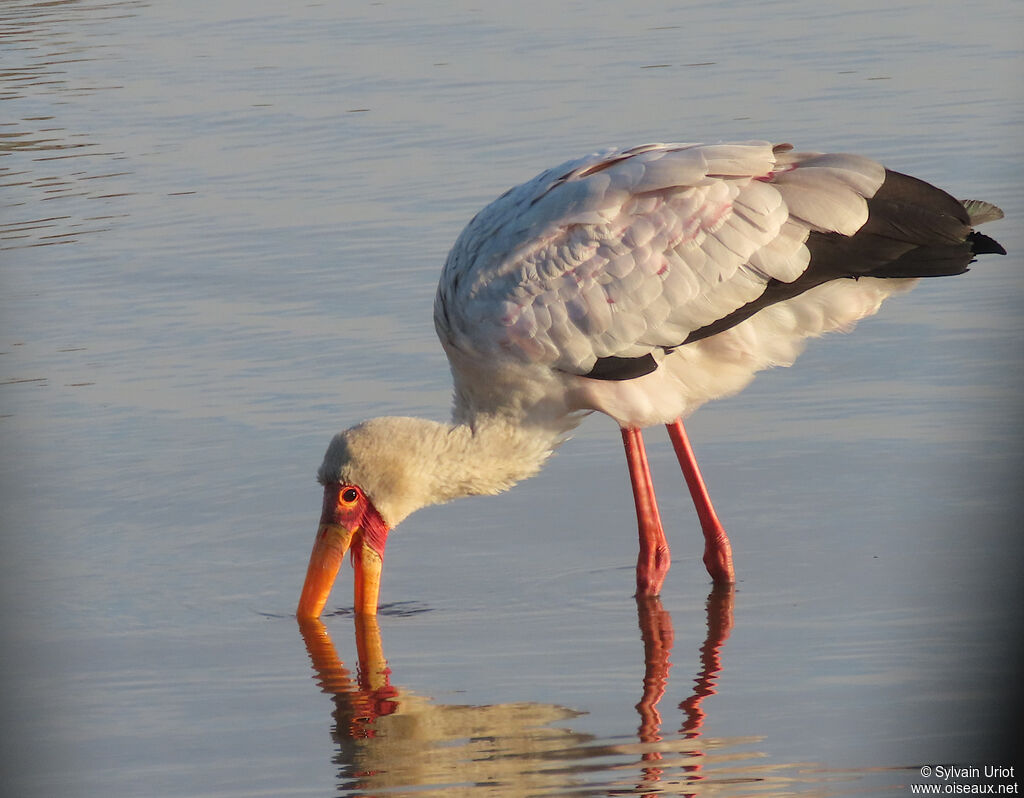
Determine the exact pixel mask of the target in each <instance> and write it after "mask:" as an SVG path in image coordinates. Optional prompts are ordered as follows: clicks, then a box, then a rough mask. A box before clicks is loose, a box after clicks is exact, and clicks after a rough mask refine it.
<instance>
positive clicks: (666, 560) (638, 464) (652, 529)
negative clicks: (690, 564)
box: [622, 427, 672, 596]
mask: <svg viewBox="0 0 1024 798" xmlns="http://www.w3.org/2000/svg"><path fill="white" fill-rule="evenodd" d="M622 443H623V445H624V446H625V447H626V462H627V463H628V464H629V481H630V483H631V484H632V486H633V501H634V502H635V503H636V521H637V526H638V527H639V531H640V556H639V557H638V558H637V561H636V594H637V595H638V596H656V595H658V593H660V592H661V585H662V582H664V581H665V574H667V573H668V567H669V564H670V563H671V562H672V558H671V556H670V554H669V550H668V540H666V539H665V531H664V530H663V529H662V527H661V517H660V516H659V515H658V502H657V500H656V499H655V498H654V483H653V482H652V481H651V470H650V468H649V467H648V465H647V452H646V451H644V439H643V437H642V435H641V433H640V430H639V429H637V428H635V427H633V428H629V429H627V428H625V427H624V428H623V429H622Z"/></svg>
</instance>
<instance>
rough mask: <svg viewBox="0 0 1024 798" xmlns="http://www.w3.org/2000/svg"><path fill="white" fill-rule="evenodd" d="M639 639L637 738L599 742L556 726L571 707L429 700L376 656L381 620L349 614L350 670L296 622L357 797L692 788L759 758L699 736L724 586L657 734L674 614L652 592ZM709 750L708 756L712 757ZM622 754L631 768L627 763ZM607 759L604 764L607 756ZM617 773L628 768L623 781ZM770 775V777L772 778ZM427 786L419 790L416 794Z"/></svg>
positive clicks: (323, 636)
mask: <svg viewBox="0 0 1024 798" xmlns="http://www.w3.org/2000/svg"><path fill="white" fill-rule="evenodd" d="M637 614H638V620H639V626H640V632H641V637H642V639H643V646H644V664H645V668H644V678H643V690H642V695H641V698H640V701H639V702H638V703H637V705H636V709H637V711H638V713H639V715H640V725H639V729H638V743H633V744H628V743H627V744H622V743H618V744H603V743H601V742H599V741H597V740H596V739H595V738H594V736H593V735H590V734H585V733H580V732H575V731H572V730H570V729H567V728H559V727H557V726H556V724H558V723H559V722H560V721H565V720H567V719H569V718H573V717H576V716H578V715H579V714H580V713H579V712H577V711H575V710H572V709H568V708H566V707H561V706H557V705H553V704H539V703H530V702H523V703H511V704H497V705H490V706H465V705H444V704H436V703H433V702H432V701H431V700H429V699H427V698H425V697H423V696H418V695H415V694H413V693H411V692H408V691H406V690H403V689H401V688H398V687H395V686H393V685H392V684H391V671H390V669H389V668H388V663H387V660H386V659H385V658H384V653H383V646H382V644H381V637H380V627H379V625H378V623H377V618H376V617H375V616H371V615H361V614H357V615H356V616H355V633H356V652H357V661H358V665H357V668H356V673H355V676H353V675H352V673H351V671H350V670H349V669H348V668H347V667H346V666H345V664H344V662H342V660H341V659H340V658H339V656H338V654H337V652H336V650H335V648H334V644H333V642H332V640H331V637H330V635H329V633H328V631H327V628H326V627H325V626H324V624H323V623H321V622H320V621H319V620H314V619H308V620H302V621H300V624H299V626H300V629H301V632H302V636H303V639H304V640H305V644H306V650H307V651H308V653H309V656H310V659H311V660H312V663H313V668H314V670H315V672H316V676H315V678H316V680H317V682H318V684H319V685H320V686H321V688H322V689H323V691H324V692H325V693H327V694H329V695H330V696H331V699H332V701H333V703H334V709H333V712H332V715H333V718H334V728H333V730H332V736H333V738H334V741H335V743H336V744H337V746H338V754H337V756H336V758H335V762H336V764H338V765H339V766H340V768H341V771H340V775H341V783H340V784H339V789H341V790H344V791H346V792H348V791H355V792H356V794H360V793H362V792H363V791H366V792H368V793H372V792H376V791H379V790H385V789H387V790H394V789H398V788H402V787H404V788H412V787H416V788H419V789H418V790H417V793H418V794H421V795H430V794H432V792H433V791H432V790H431V788H432V787H433V788H434V789H435V790H436V791H437V792H436V794H443V795H446V796H458V795H461V794H466V795H469V794H473V795H476V794H478V793H479V790H480V788H481V787H482V786H486V787H487V790H486V791H487V792H488V794H490V795H509V796H519V795H534V794H537V793H538V792H539V791H540V792H543V791H547V790H559V789H564V788H566V787H570V786H572V785H575V786H578V787H581V788H583V789H584V790H585V791H586V786H584V785H587V784H588V783H591V786H593V785H592V782H591V779H593V778H594V777H595V776H597V777H599V778H600V777H601V776H602V775H603V776H604V777H609V776H610V777H612V778H611V781H612V782H613V783H612V784H608V783H607V782H606V784H605V787H606V788H607V789H610V790H611V791H612V792H613V793H614V794H641V795H644V794H655V793H657V794H660V795H664V794H670V795H696V794H700V791H701V789H702V783H703V787H708V786H711V785H710V784H707V783H705V780H706V779H707V778H708V776H707V774H706V773H705V772H704V766H705V765H706V764H708V763H709V762H712V761H715V762H718V763H719V764H721V762H722V761H724V760H726V759H729V760H731V759H745V758H747V757H750V756H757V754H754V753H751V752H747V753H742V754H741V753H739V752H733V753H732V754H727V753H726V751H725V750H723V749H728V748H729V747H731V746H733V745H738V744H743V743H750V742H754V741H755V740H756V739H757V738H743V739H733V740H715V741H713V743H711V744H708V743H707V742H705V741H704V740H703V739H701V738H702V734H703V731H704V720H705V710H704V709H703V707H702V702H703V701H704V699H705V698H707V697H708V696H709V695H713V694H714V693H715V686H716V682H717V680H718V678H719V675H720V673H721V669H722V660H721V650H722V647H723V645H724V644H725V641H726V640H727V639H728V637H729V633H730V631H731V629H732V618H733V588H732V587H731V586H725V587H720V588H715V589H713V590H712V591H711V594H710V595H709V596H708V600H707V634H706V636H705V639H704V642H703V644H702V645H701V647H700V652H699V658H700V667H699V670H698V672H697V676H696V678H695V679H694V688H693V691H692V693H691V694H690V695H689V696H688V697H687V698H686V699H685V700H684V701H682V702H681V703H680V704H679V710H681V712H682V716H683V717H682V722H681V726H680V727H679V728H678V732H677V733H672V734H670V735H669V739H667V740H666V739H664V738H663V736H662V724H663V720H662V716H661V713H660V711H659V708H658V707H659V702H660V701H661V699H662V698H663V697H664V695H665V692H666V687H667V685H668V677H669V670H670V668H671V662H670V660H669V656H670V654H671V652H672V646H673V641H674V633H673V628H672V619H671V617H670V616H669V613H668V611H667V610H665V609H664V608H663V607H662V605H661V602H660V600H659V599H658V598H654V597H645V598H641V599H638V601H637ZM709 751H710V752H713V753H709ZM623 758H625V759H626V760H627V762H629V761H631V762H632V763H633V764H632V765H630V764H626V763H625V762H623ZM613 761H614V762H615V764H612V762H613ZM743 770H745V769H742V768H741V769H740V770H739V771H737V770H733V771H732V772H730V773H728V774H726V773H719V776H721V777H723V778H716V779H714V781H715V785H716V786H721V785H722V784H723V782H724V783H726V784H729V785H730V786H731V787H732V788H737V787H740V785H742V784H749V785H750V786H751V787H754V785H755V784H756V783H760V788H759V789H758V792H760V793H762V794H763V791H764V788H765V787H766V786H768V785H766V784H765V783H764V781H765V780H764V779H762V778H758V777H757V776H753V774H749V773H743V772H742V771H743ZM624 771H625V772H632V773H633V774H634V775H633V777H632V778H631V779H630V777H628V776H627V777H626V779H623V774H624ZM769 781H771V779H769ZM424 788H425V790H424Z"/></svg>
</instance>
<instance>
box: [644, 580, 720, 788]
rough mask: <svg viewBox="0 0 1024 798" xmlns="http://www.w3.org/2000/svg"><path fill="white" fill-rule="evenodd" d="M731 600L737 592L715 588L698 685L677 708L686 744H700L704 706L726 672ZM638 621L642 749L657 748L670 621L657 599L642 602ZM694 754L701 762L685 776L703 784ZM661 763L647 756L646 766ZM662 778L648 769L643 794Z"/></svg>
mask: <svg viewBox="0 0 1024 798" xmlns="http://www.w3.org/2000/svg"><path fill="white" fill-rule="evenodd" d="M733 598H734V588H733V586H732V585H729V584H726V585H716V586H715V587H713V588H712V590H711V593H709V594H708V598H707V604H706V607H707V635H706V636H705V638H704V643H703V645H702V646H701V647H700V670H699V671H698V672H697V676H696V678H695V679H694V688H693V692H692V693H691V694H690V696H689V697H687V698H686V699H685V700H684V701H682V702H681V703H680V704H679V708H680V709H681V710H682V711H683V713H684V715H685V719H684V721H683V725H682V728H681V729H680V731H681V733H682V735H683V737H684V739H687V740H696V739H697V738H699V737H700V736H701V733H702V732H703V728H704V719H705V717H706V713H705V711H704V709H703V707H702V706H701V705H702V703H703V701H704V699H705V698H707V697H708V696H709V695H714V694H715V692H716V691H715V687H716V684H717V681H718V677H719V675H720V673H721V671H722V656H721V653H722V647H723V646H724V645H725V641H726V640H727V639H728V638H729V634H730V632H731V631H732V625H733ZM637 615H638V617H639V623H640V633H641V635H642V637H643V642H644V691H643V696H642V697H641V699H640V702H639V703H638V704H637V705H636V709H637V712H639V714H640V728H639V730H638V736H639V738H640V741H641V742H642V743H656V742H659V741H661V739H662V736H661V723H662V720H661V714H660V713H659V712H658V702H659V701H660V700H661V698H662V696H663V695H664V694H665V687H666V685H667V684H668V672H669V670H670V669H671V667H672V663H671V662H670V661H669V655H670V654H671V651H672V643H673V641H674V634H673V630H672V618H671V616H670V615H669V613H668V611H667V610H666V609H664V608H663V607H662V606H661V601H660V600H659V599H658V598H657V597H643V598H638V599H637ZM691 753H692V755H693V756H694V757H697V761H696V762H694V763H692V764H688V765H686V766H684V770H685V771H686V772H687V773H688V774H689V775H688V778H689V779H690V780H693V781H696V780H700V779H702V778H703V776H702V775H701V768H702V767H703V763H702V762H701V761H700V757H703V755H704V753H703V751H702V750H701V749H700V748H694V749H693V751H692V752H691ZM661 759H662V754H661V752H660V751H656V750H653V751H645V752H644V754H643V760H644V762H650V763H654V762H660V761H661ZM662 774H663V769H662V768H661V767H659V766H658V765H655V764H651V765H649V766H645V767H644V770H643V782H642V784H641V785H640V789H641V790H643V789H644V788H645V787H650V786H651V785H652V783H653V782H657V781H659V780H660V779H661V777H662Z"/></svg>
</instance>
